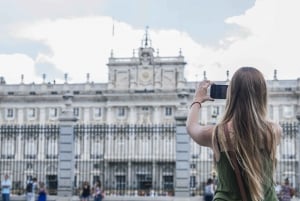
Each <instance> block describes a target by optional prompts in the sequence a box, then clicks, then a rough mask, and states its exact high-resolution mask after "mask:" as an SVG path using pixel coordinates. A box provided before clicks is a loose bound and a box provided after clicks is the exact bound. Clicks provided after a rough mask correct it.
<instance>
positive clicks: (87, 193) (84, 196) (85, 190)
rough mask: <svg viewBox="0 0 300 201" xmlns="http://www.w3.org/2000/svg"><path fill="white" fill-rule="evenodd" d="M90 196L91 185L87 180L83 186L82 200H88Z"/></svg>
mask: <svg viewBox="0 0 300 201" xmlns="http://www.w3.org/2000/svg"><path fill="white" fill-rule="evenodd" d="M90 196H91V189H90V185H89V183H88V182H87V181H85V182H84V183H83V186H82V193H81V201H88V200H89V197H90Z"/></svg>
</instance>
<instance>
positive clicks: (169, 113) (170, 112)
mask: <svg viewBox="0 0 300 201" xmlns="http://www.w3.org/2000/svg"><path fill="white" fill-rule="evenodd" d="M165 115H166V116H172V107H166V108H165Z"/></svg>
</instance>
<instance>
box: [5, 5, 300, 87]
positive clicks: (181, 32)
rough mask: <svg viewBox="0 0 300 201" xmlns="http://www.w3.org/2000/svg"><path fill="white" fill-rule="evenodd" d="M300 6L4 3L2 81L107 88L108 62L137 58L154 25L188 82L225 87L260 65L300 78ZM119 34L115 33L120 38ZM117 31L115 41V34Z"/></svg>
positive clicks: (157, 45)
mask: <svg viewBox="0 0 300 201" xmlns="http://www.w3.org/2000/svg"><path fill="white" fill-rule="evenodd" d="M299 8H300V2H299V1H298V0H256V1H255V0H243V1H238V0H210V1H204V0H187V1H182V0H181V1H179V0H159V1H158V0H126V1H123V0H64V1H61V0H40V1H36V0H26V1H25V0H1V1H0V23H1V26H0V76H3V77H4V78H5V80H6V82H7V83H19V82H20V80H21V79H20V77H21V74H24V81H25V83H31V82H36V83H39V82H41V81H42V74H43V73H45V74H46V81H47V82H48V81H49V82H52V81H53V80H56V82H63V79H64V74H65V73H68V75H69V81H70V82H72V83H75V82H85V80H86V74H87V73H90V77H91V80H92V81H94V82H106V81H107V78H108V75H107V66H106V64H107V62H108V57H109V56H110V52H111V49H113V52H114V56H115V57H130V56H132V52H133V49H135V50H137V49H138V48H139V47H140V44H141V39H142V38H143V35H144V31H145V27H146V26H149V27H150V28H149V34H150V37H151V40H152V46H153V48H154V49H155V50H156V52H158V51H157V49H159V55H160V56H177V55H178V52H179V49H182V53H183V56H184V57H185V59H186V61H187V65H186V70H185V76H186V78H187V80H190V81H192V80H196V79H197V80H199V79H202V77H203V72H204V71H206V74H207V77H208V79H211V80H224V79H226V71H227V70H229V71H230V74H231V75H232V74H233V72H234V71H235V70H236V69H237V68H238V67H240V66H255V67H257V68H259V69H260V70H261V71H262V72H263V74H264V75H265V77H266V78H267V79H272V78H273V72H274V70H275V69H277V71H278V78H279V79H297V78H299V77H300V67H299V66H300V61H299V60H298V52H299V47H300V39H299V35H300V26H299V25H298V24H299V23H298V19H300V14H299V12H298V10H299ZM113 29H114V31H113ZM113 32H114V34H112V33H113Z"/></svg>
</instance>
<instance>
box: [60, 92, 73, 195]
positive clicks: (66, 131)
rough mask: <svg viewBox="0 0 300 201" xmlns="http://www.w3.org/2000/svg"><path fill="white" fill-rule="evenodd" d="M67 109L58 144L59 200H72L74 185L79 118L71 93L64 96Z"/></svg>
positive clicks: (61, 120) (64, 112)
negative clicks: (75, 131) (75, 126)
mask: <svg viewBox="0 0 300 201" xmlns="http://www.w3.org/2000/svg"><path fill="white" fill-rule="evenodd" d="M63 99H64V101H65V109H64V110H63V111H62V114H61V116H60V118H59V121H60V134H59V142H58V146H59V148H58V150H59V161H58V191H57V195H58V196H59V197H60V198H59V200H68V201H69V200H71V199H72V194H73V183H74V170H75V168H74V123H75V122H76V121H77V118H76V117H75V116H74V114H73V110H72V107H71V106H72V99H73V95H72V94H71V93H66V94H65V95H64V96H63Z"/></svg>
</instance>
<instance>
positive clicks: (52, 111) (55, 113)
mask: <svg viewBox="0 0 300 201" xmlns="http://www.w3.org/2000/svg"><path fill="white" fill-rule="evenodd" d="M49 116H50V118H56V117H57V116H58V110H57V108H55V107H53V108H50V109H49Z"/></svg>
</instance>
